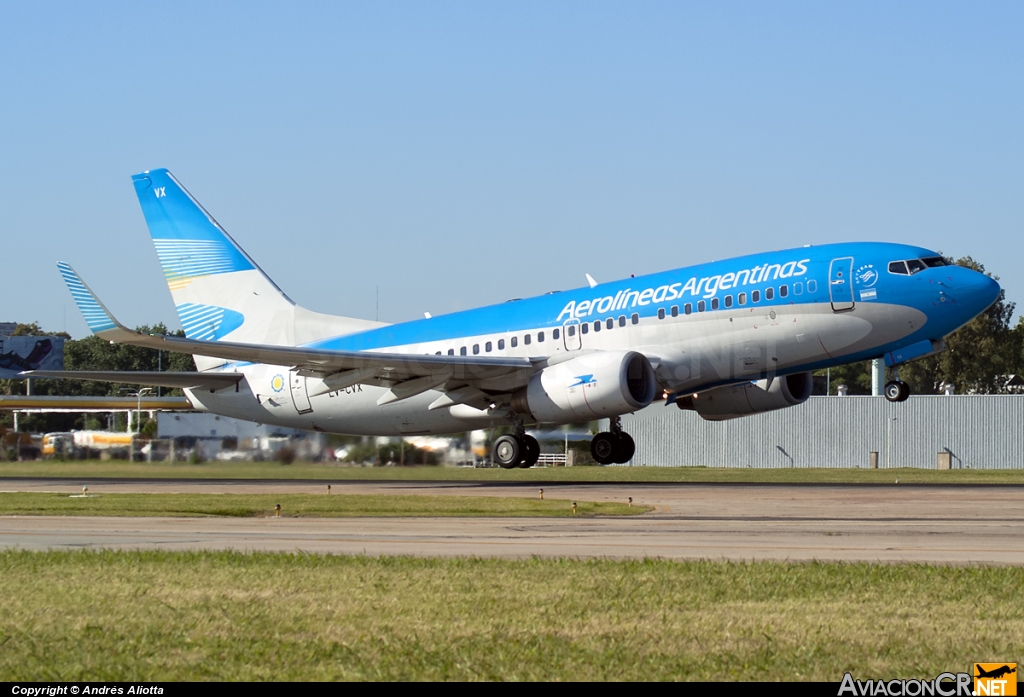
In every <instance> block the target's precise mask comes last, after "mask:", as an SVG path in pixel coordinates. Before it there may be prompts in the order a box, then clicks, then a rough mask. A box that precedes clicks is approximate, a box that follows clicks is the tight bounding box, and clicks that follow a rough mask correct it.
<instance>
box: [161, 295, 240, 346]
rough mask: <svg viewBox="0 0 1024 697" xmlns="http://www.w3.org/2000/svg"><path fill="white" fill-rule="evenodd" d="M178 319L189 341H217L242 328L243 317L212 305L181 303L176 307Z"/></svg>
mask: <svg viewBox="0 0 1024 697" xmlns="http://www.w3.org/2000/svg"><path fill="white" fill-rule="evenodd" d="M178 317H180V318H181V326H182V328H183V329H184V330H185V336H187V337H188V338H189V339H197V340H200V341H217V340H218V339H221V338H222V337H225V336H227V335H228V334H230V333H231V332H233V331H234V330H236V329H238V328H239V327H241V326H242V323H243V322H245V317H244V316H243V315H242V313H241V312H235V311H234V310H228V309H227V308H223V307H216V306H214V305H197V304H195V303H182V304H181V305H178Z"/></svg>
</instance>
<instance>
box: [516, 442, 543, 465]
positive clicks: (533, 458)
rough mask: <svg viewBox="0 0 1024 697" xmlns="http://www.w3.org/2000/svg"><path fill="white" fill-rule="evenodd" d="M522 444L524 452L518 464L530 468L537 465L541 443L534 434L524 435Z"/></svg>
mask: <svg viewBox="0 0 1024 697" xmlns="http://www.w3.org/2000/svg"><path fill="white" fill-rule="evenodd" d="M521 444H522V446H523V454H522V456H521V457H522V459H521V460H520V461H519V465H518V466H519V467H521V468H523V469H528V468H530V467H533V466H534V465H536V464H537V460H538V459H540V443H538V442H537V439H536V438H534V437H533V436H523V438H522V441H521Z"/></svg>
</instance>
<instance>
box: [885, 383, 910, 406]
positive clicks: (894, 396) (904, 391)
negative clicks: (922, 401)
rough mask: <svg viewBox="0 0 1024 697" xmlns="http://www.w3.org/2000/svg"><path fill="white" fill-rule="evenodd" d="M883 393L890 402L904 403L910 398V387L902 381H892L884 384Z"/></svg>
mask: <svg viewBox="0 0 1024 697" xmlns="http://www.w3.org/2000/svg"><path fill="white" fill-rule="evenodd" d="M883 393H884V394H885V398H886V399H888V400H889V401H890V402H905V401H907V400H908V399H909V398H910V385H908V384H907V383H905V382H903V381H902V380H892V381H890V382H887V383H885V390H884V391H883Z"/></svg>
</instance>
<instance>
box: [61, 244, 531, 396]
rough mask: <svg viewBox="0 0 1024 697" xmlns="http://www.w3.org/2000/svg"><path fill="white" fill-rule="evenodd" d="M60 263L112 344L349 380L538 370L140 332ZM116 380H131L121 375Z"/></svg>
mask: <svg viewBox="0 0 1024 697" xmlns="http://www.w3.org/2000/svg"><path fill="white" fill-rule="evenodd" d="M57 267H58V268H59V269H60V272H61V275H62V276H63V277H64V282H65V283H67V286H68V289H69V290H70V291H71V295H72V296H73V297H74V299H75V303H76V304H77V305H78V309H79V310H81V312H82V315H83V316H84V317H85V321H86V323H87V324H88V325H89V328H90V329H91V330H92V331H93V333H94V334H96V335H97V336H99V337H101V338H103V339H106V340H107V341H110V342H111V343H120V344H130V345H133V346H143V347H145V348H152V349H157V350H161V351H175V352H178V353H191V354H196V355H201V356H212V357H214V358H222V359H224V360H225V361H233V362H240V363H267V364H270V365H280V366H291V367H293V368H294V369H296V370H297V371H299V373H300V374H305V375H310V376H319V377H327V376H338V378H339V379H341V380H345V378H346V376H350V379H351V378H358V379H355V380H353V382H351V383H349V384H355V383H356V382H360V383H364V384H375V383H377V384H380V383H385V384H386V383H392V384H397V383H400V382H404V381H407V380H413V379H416V378H425V379H429V380H438V379H441V378H445V379H446V380H453V381H463V382H466V383H470V384H472V383H475V382H477V381H481V380H492V379H495V378H514V377H520V375H516V374H517V373H518V374H521V377H522V378H523V382H524V383H525V381H526V379H528V377H529V376H530V375H532V374H533V372H534V371H535V366H534V361H532V360H530V359H529V358H516V357H493V358H492V357H480V356H437V355H423V356H418V355H411V354H398V353H376V352H369V351H334V350H330V349H318V348H307V347H302V346H274V345H265V344H239V343H232V342H228V341H200V340H197V339H187V338H184V337H177V336H164V335H162V334H142V333H140V332H137V331H134V330H131V329H128V328H127V327H125V326H124V325H122V324H121V323H120V322H118V321H117V320H116V319H114V317H113V315H111V314H110V311H109V310H107V308H106V307H105V306H104V305H103V303H102V302H100V300H99V299H98V298H97V297H96V295H95V294H94V293H93V292H92V291H91V290H90V289H89V287H88V286H86V285H85V282H84V281H82V279H81V278H80V277H79V276H78V274H77V273H76V272H75V270H74V269H72V268H71V266H69V265H68V264H66V263H64V262H60V263H58V264H57ZM354 371H356V372H354ZM339 374H341V375H339ZM94 379H95V378H94ZM117 381H119V382H121V381H123V382H132V381H131V380H121V379H120V378H118V380H117ZM443 381H444V380H442V382H443Z"/></svg>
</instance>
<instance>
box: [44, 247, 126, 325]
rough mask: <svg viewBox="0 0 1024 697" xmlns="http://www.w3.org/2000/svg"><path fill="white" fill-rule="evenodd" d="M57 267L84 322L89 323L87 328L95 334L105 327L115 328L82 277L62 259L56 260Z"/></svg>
mask: <svg viewBox="0 0 1024 697" xmlns="http://www.w3.org/2000/svg"><path fill="white" fill-rule="evenodd" d="M57 268H58V269H59V270H60V275H61V276H63V277H64V282H65V283H66V284H67V286H68V290H70V291H71V297H73V298H74V299H75V304H76V305H78V309H79V310H80V311H81V312H82V316H83V317H85V323H86V324H88V325H89V329H91V330H92V332H93V333H94V334H95V333H96V332H101V331H103V330H105V329H114V328H116V327H117V325H116V324H114V321H113V320H112V319H111V318H110V315H108V314H107V311H106V310H104V309H103V306H102V305H100V302H99V300H97V299H96V296H95V295H93V294H92V291H90V290H89V288H88V287H87V286H86V285H85V283H83V282H82V279H80V278H79V277H78V274H76V273H75V270H74V269H72V268H71V266H69V265H68V264H66V263H64V262H63V261H59V262H57Z"/></svg>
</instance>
